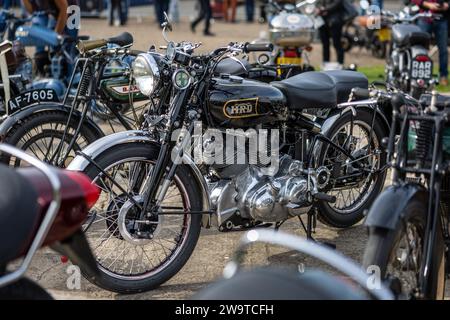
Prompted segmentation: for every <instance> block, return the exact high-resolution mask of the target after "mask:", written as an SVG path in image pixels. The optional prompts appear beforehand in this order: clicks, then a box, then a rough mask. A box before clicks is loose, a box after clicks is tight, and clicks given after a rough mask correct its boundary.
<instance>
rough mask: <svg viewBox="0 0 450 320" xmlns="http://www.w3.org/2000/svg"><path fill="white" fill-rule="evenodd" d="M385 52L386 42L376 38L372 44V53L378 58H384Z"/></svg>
mask: <svg viewBox="0 0 450 320" xmlns="http://www.w3.org/2000/svg"><path fill="white" fill-rule="evenodd" d="M386 52H387V42H385V41H383V42H381V41H380V40H378V38H377V39H376V40H375V43H373V44H372V55H373V56H374V57H375V58H378V59H384V58H386Z"/></svg>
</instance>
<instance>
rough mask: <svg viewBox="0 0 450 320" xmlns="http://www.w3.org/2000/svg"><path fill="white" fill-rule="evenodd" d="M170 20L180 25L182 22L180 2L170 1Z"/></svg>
mask: <svg viewBox="0 0 450 320" xmlns="http://www.w3.org/2000/svg"><path fill="white" fill-rule="evenodd" d="M169 12H170V14H169V18H170V21H172V22H175V23H179V22H180V9H179V2H178V0H170V3H169Z"/></svg>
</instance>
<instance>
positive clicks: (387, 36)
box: [378, 28, 391, 42]
mask: <svg viewBox="0 0 450 320" xmlns="http://www.w3.org/2000/svg"><path fill="white" fill-rule="evenodd" d="M378 39H380V41H381V42H386V41H390V40H391V30H389V29H387V28H385V29H381V30H379V31H378Z"/></svg>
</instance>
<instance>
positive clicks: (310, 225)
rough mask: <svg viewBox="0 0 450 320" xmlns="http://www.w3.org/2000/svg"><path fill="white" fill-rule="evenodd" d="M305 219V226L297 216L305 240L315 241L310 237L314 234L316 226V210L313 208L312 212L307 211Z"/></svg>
mask: <svg viewBox="0 0 450 320" xmlns="http://www.w3.org/2000/svg"><path fill="white" fill-rule="evenodd" d="M307 215H308V218H307V223H306V226H305V223H304V222H303V220H302V218H301V216H298V220H300V224H301V225H302V227H303V230H305V232H306V239H308V240H312V241H316V240H315V239H314V237H313V236H312V234H313V233H316V224H317V222H316V221H317V220H316V219H317V218H316V217H317V208H314V209H312V210H309V211H308V213H307Z"/></svg>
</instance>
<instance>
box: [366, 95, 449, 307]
mask: <svg viewBox="0 0 450 320" xmlns="http://www.w3.org/2000/svg"><path fill="white" fill-rule="evenodd" d="M391 101H392V105H393V108H394V113H393V115H394V116H393V121H392V130H391V135H390V138H389V143H388V160H389V162H390V163H391V165H392V170H393V173H392V180H393V185H392V186H390V187H389V188H387V189H386V190H385V191H384V192H383V193H382V194H381V195H379V197H378V198H377V200H376V201H375V202H374V204H373V205H372V208H371V209H370V211H369V214H368V216H367V220H366V225H367V226H368V229H369V240H368V243H367V246H366V250H365V253H364V266H366V267H367V266H377V267H378V268H379V271H380V274H381V276H382V278H383V279H384V280H386V281H389V282H391V284H392V285H391V286H392V288H395V294H396V295H398V296H400V297H403V298H408V299H441V298H443V296H444V291H445V280H446V275H448V274H449V265H448V257H449V256H448V254H449V250H448V249H449V248H448V245H449V243H450V242H449V241H450V237H449V229H448V227H449V200H450V198H449V194H450V193H449V186H450V180H449V175H448V170H449V163H450V162H449V161H450V156H449V154H450V149H449V138H448V132H449V129H448V127H449V124H448V122H449V115H450V113H449V110H450V109H449V106H450V101H449V99H448V97H444V96H439V95H437V94H436V93H435V92H433V94H432V95H423V96H422V97H421V100H420V104H419V105H417V104H412V105H411V104H410V103H407V102H406V101H405V99H404V96H403V95H400V94H396V95H394V96H392V97H391ZM397 128H398V129H399V132H400V137H399V139H397V138H396V135H395V132H396V131H397Z"/></svg>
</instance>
